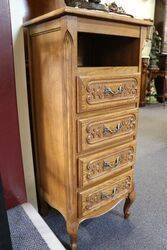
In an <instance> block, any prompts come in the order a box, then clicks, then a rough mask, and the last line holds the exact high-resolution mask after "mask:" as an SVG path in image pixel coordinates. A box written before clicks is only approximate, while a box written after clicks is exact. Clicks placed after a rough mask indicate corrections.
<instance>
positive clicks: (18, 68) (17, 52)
mask: <svg viewBox="0 0 167 250" xmlns="http://www.w3.org/2000/svg"><path fill="white" fill-rule="evenodd" d="M9 2H10V12H11V24H12V36H13V49H14V67H15V80H16V94H17V105H18V115H19V128H20V138H21V148H22V158H23V167H24V174H25V182H26V191H27V198H28V201H29V202H30V203H31V204H32V205H33V206H34V207H35V208H37V199H36V188H35V178H34V167H33V159H32V148H31V139H30V125H29V114H28V103H27V88H26V74H25V57H24V42H23V29H22V20H23V16H24V6H23V5H22V4H21V1H16V0H10V1H9ZM18 2H19V4H18Z"/></svg>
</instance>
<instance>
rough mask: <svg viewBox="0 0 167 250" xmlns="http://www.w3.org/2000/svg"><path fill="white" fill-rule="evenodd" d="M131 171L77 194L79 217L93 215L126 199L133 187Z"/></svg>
mask: <svg viewBox="0 0 167 250" xmlns="http://www.w3.org/2000/svg"><path fill="white" fill-rule="evenodd" d="M133 180H134V177H133V170H131V171H129V172H127V173H126V174H123V175H120V176H118V177H116V178H113V179H112V180H110V181H106V182H104V183H102V184H100V185H98V186H96V187H93V188H91V189H88V190H86V191H83V192H81V193H79V216H80V217H81V216H85V215H87V214H89V213H93V212H95V211H96V210H98V209H100V208H102V207H103V206H105V205H108V204H109V203H111V207H112V203H114V202H115V201H119V200H120V199H123V198H125V197H126V195H127V194H128V193H129V192H130V191H131V189H132V187H133Z"/></svg>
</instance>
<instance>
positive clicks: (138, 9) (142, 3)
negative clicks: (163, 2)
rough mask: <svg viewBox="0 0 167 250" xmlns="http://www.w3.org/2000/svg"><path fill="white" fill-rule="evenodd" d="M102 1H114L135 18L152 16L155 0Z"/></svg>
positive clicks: (107, 0) (104, 0)
mask: <svg viewBox="0 0 167 250" xmlns="http://www.w3.org/2000/svg"><path fill="white" fill-rule="evenodd" d="M102 2H103V3H111V2H116V4H118V5H119V6H122V7H123V8H124V10H125V11H126V12H127V13H129V14H132V15H134V16H135V17H136V18H147V19H153V18H154V9H155V0H115V1H111V0H102Z"/></svg>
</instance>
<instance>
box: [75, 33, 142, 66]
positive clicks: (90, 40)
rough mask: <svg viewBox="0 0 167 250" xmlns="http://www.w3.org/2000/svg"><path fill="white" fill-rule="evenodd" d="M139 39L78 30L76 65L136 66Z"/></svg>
mask: <svg viewBox="0 0 167 250" xmlns="http://www.w3.org/2000/svg"><path fill="white" fill-rule="evenodd" d="M139 48H140V39H139V38H132V37H121V36H112V35H103V34H91V33H83V32H78V67H102V66H103V67H112V66H120V67H121V66H138V65H139Z"/></svg>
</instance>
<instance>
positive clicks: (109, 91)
mask: <svg viewBox="0 0 167 250" xmlns="http://www.w3.org/2000/svg"><path fill="white" fill-rule="evenodd" d="M123 91H124V88H123V87H122V86H119V87H118V88H117V90H115V91H114V90H112V89H111V88H110V87H105V88H104V91H103V93H104V95H119V94H122V93H123Z"/></svg>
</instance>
